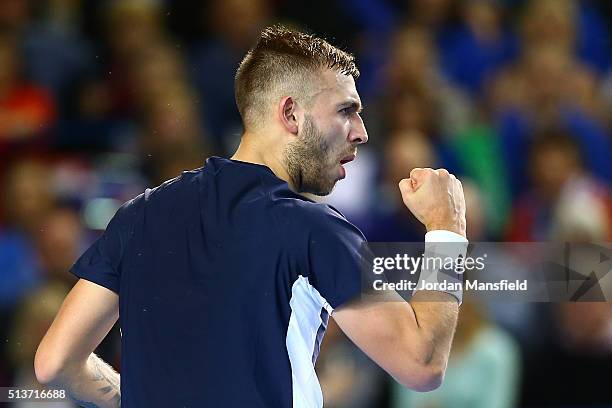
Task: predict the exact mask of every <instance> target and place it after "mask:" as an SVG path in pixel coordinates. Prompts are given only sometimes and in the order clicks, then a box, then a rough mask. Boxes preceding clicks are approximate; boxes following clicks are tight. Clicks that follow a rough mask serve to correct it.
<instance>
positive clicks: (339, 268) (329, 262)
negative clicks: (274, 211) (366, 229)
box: [306, 206, 366, 309]
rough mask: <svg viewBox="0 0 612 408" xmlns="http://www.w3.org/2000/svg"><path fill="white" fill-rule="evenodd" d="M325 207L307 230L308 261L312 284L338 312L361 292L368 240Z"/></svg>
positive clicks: (337, 214)
mask: <svg viewBox="0 0 612 408" xmlns="http://www.w3.org/2000/svg"><path fill="white" fill-rule="evenodd" d="M325 207H326V209H325V210H324V211H320V212H319V213H318V214H317V215H316V217H313V218H314V219H312V220H310V223H309V226H307V227H306V229H307V231H308V244H307V256H306V262H307V268H308V274H309V280H310V282H311V283H312V285H313V286H314V287H315V288H316V289H317V291H318V292H319V293H320V294H321V296H323V297H324V298H325V300H326V301H327V302H328V303H329V305H330V306H331V307H332V308H333V309H335V308H337V307H339V306H340V305H342V304H343V303H345V302H347V301H349V300H351V299H353V298H355V297H356V296H358V295H360V293H361V283H362V280H361V270H362V268H363V266H364V263H365V262H366V259H364V255H363V254H364V252H363V249H364V246H365V244H366V239H365V237H364V236H363V234H362V232H361V231H360V230H359V229H358V228H357V227H355V226H354V225H353V224H351V223H350V222H348V221H347V220H346V218H344V216H342V215H341V214H340V213H337V212H335V211H334V210H333V209H331V208H330V207H328V206H325Z"/></svg>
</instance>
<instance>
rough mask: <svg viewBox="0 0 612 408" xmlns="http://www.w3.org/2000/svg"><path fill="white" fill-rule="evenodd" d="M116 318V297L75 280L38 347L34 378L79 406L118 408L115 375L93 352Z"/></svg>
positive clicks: (117, 378)
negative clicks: (61, 390)
mask: <svg viewBox="0 0 612 408" xmlns="http://www.w3.org/2000/svg"><path fill="white" fill-rule="evenodd" d="M118 317H119V296H118V295H117V294H116V293H115V292H113V291H111V290H109V289H106V288H104V287H102V286H99V285H97V284H95V283H92V282H89V281H87V280H83V279H80V280H79V281H78V282H77V283H76V285H75V286H74V288H72V290H71V291H70V293H69V294H68V296H67V297H66V299H65V300H64V303H63V304H62V307H61V309H60V311H59V313H58V314H57V316H56V318H55V320H54V321H53V324H52V325H51V327H50V328H49V330H48V331H47V334H46V335H45V337H44V338H43V340H42V342H41V343H40V345H39V346H38V350H37V352H36V357H35V359H34V370H35V372H36V378H37V379H38V381H39V382H41V383H42V384H46V385H49V386H52V387H54V388H62V389H65V390H66V392H67V394H68V395H69V396H70V398H72V399H73V400H74V401H75V402H76V403H77V404H79V405H81V406H82V407H101V408H107V407H108V408H110V407H120V406H121V392H120V388H119V384H120V381H119V378H120V377H119V374H117V373H116V372H115V371H114V370H113V369H112V368H111V367H110V366H109V365H108V364H106V363H105V362H104V361H102V360H101V359H100V358H99V357H98V356H96V355H95V354H93V351H94V350H95V349H96V347H97V346H98V345H99V344H100V342H101V341H102V339H104V337H106V335H107V334H108V332H109V331H110V329H111V328H112V327H113V325H114V324H115V322H116V321H117V319H118Z"/></svg>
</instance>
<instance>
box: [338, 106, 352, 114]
mask: <svg viewBox="0 0 612 408" xmlns="http://www.w3.org/2000/svg"><path fill="white" fill-rule="evenodd" d="M353 111H354V109H353V108H352V107H350V106H349V107H346V108H343V109H340V113H341V114H342V115H344V116H350V115H351V113H353Z"/></svg>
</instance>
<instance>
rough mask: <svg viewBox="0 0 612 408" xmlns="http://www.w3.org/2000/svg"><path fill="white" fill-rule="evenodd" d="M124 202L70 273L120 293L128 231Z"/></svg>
mask: <svg viewBox="0 0 612 408" xmlns="http://www.w3.org/2000/svg"><path fill="white" fill-rule="evenodd" d="M128 204H129V202H128V203H126V204H124V205H123V206H122V207H121V208H119V210H118V211H117V213H116V214H115V216H114V217H113V218H112V219H111V221H110V223H109V224H108V226H107V228H106V231H105V232H104V234H102V236H101V237H100V238H98V239H97V240H96V241H95V242H94V243H93V244H92V245H91V246H90V247H89V248H88V249H87V250H86V251H85V253H83V255H81V257H80V258H79V259H78V260H77V261H76V263H75V264H74V265H73V266H72V268H70V273H72V274H73V275H75V276H77V277H78V278H82V279H86V280H88V281H91V282H93V283H96V284H98V285H100V286H104V287H105V288H107V289H110V290H112V291H113V292H115V293H117V294H119V277H120V273H119V265H120V263H121V258H122V255H123V252H124V250H125V243H126V233H127V231H128V227H127V222H128V219H127V218H128V217H127V215H126V212H127V210H126V207H127V206H128Z"/></svg>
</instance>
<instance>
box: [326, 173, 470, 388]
mask: <svg viewBox="0 0 612 408" xmlns="http://www.w3.org/2000/svg"><path fill="white" fill-rule="evenodd" d="M400 190H401V193H402V197H403V200H404V203H405V204H406V206H407V207H408V208H409V209H410V211H412V213H413V214H414V215H415V216H416V217H417V218H418V219H419V221H421V222H422V223H423V224H424V225H425V226H426V227H427V230H428V231H433V230H447V231H451V232H454V233H456V234H459V235H461V236H463V237H465V235H466V234H465V227H466V226H465V200H464V197H463V189H462V187H461V183H460V182H459V181H458V180H457V179H456V178H455V177H454V176H453V175H451V174H449V173H448V172H447V171H446V170H443V169H442V170H432V169H414V170H413V171H412V172H411V173H410V178H409V179H404V180H402V181H401V182H400ZM395 295H397V294H395ZM458 310H459V307H458V302H457V299H456V298H455V297H454V296H453V295H450V294H448V293H445V292H437V291H417V292H416V294H415V295H414V296H413V297H412V299H411V301H410V303H408V302H406V301H404V300H403V299H402V298H401V297H399V295H397V298H396V299H386V300H384V301H380V300H379V301H368V302H364V301H358V302H353V303H349V304H348V305H344V306H341V307H339V308H338V309H336V310H334V312H333V314H332V317H333V318H334V320H335V321H336V322H337V323H338V326H340V328H341V329H342V331H344V332H345V333H346V335H347V336H348V337H349V338H350V339H351V340H352V341H353V342H354V343H355V344H356V345H357V346H358V347H359V348H361V349H362V350H363V351H364V352H365V353H366V354H368V355H369V356H370V357H371V358H372V359H373V360H374V361H375V362H376V363H377V364H378V365H380V366H381V367H382V368H383V369H384V370H385V371H387V372H388V373H389V374H391V375H392V376H393V377H394V378H395V379H396V380H397V381H398V382H400V383H401V384H403V385H405V386H406V387H408V388H412V389H415V390H418V391H430V390H432V389H435V388H437V387H439V386H440V384H441V383H442V379H443V378H444V372H445V370H446V365H447V362H448V357H449V354H450V349H451V343H452V340H453V335H454V332H455V327H456V325H457V315H458Z"/></svg>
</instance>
